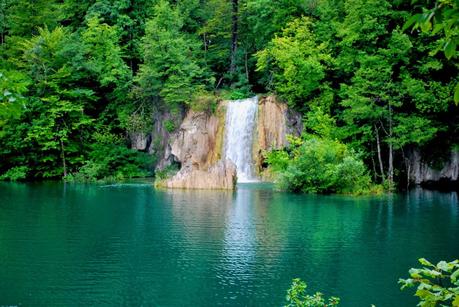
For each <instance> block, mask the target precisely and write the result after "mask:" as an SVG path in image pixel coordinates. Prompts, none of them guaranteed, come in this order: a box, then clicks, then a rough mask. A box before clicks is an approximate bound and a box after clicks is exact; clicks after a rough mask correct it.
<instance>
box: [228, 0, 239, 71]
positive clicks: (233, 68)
mask: <svg viewBox="0 0 459 307" xmlns="http://www.w3.org/2000/svg"><path fill="white" fill-rule="evenodd" d="M231 3H232V7H233V15H232V29H231V63H230V73H234V72H235V71H236V51H237V37H238V0H231Z"/></svg>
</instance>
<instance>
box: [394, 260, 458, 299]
mask: <svg viewBox="0 0 459 307" xmlns="http://www.w3.org/2000/svg"><path fill="white" fill-rule="evenodd" d="M419 262H420V263H421V264H422V265H423V266H424V267H423V268H422V269H417V268H412V269H410V270H409V273H410V278H407V279H400V280H399V283H400V284H401V285H402V290H403V289H405V288H411V287H416V286H417V289H416V293H415V294H414V295H415V296H417V297H419V298H420V300H421V301H420V302H419V304H418V306H424V307H431V306H432V307H433V306H453V307H459V260H454V261H452V262H446V261H440V262H439V263H437V265H434V264H432V263H430V262H429V261H427V260H426V259H424V258H421V259H419Z"/></svg>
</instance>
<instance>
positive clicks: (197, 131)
mask: <svg viewBox="0 0 459 307" xmlns="http://www.w3.org/2000/svg"><path fill="white" fill-rule="evenodd" d="M222 112H223V111H222V107H221V108H219V110H218V111H217V112H216V114H215V115H214V114H207V113H205V112H194V111H192V110H190V111H189V112H188V114H187V115H186V117H185V119H184V120H183V122H182V124H181V125H180V128H179V129H178V131H177V132H176V133H175V135H174V138H173V142H172V144H171V154H172V155H173V156H174V157H175V159H176V160H178V161H180V162H181V163H182V167H188V166H193V167H194V168H195V169H207V168H208V167H209V166H211V165H213V164H214V163H215V162H217V161H218V160H219V159H220V158H221V151H222V146H223V128H224V116H223V118H222V117H221V116H219V115H221V113H222Z"/></svg>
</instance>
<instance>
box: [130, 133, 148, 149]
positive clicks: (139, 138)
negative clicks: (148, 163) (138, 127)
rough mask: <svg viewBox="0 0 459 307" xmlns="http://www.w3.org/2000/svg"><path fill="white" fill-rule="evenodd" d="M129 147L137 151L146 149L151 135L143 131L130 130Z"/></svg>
mask: <svg viewBox="0 0 459 307" xmlns="http://www.w3.org/2000/svg"><path fill="white" fill-rule="evenodd" d="M129 139H130V140H131V148H132V149H135V150H139V151H146V150H147V148H148V145H149V141H150V140H151V136H150V135H149V134H148V133H144V132H130V133H129Z"/></svg>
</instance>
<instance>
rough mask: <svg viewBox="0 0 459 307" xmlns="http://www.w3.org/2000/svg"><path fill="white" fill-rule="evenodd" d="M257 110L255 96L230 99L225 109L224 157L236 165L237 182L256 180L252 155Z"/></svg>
mask: <svg viewBox="0 0 459 307" xmlns="http://www.w3.org/2000/svg"><path fill="white" fill-rule="evenodd" d="M257 110H258V97H257V96H255V97H253V98H248V99H241V100H234V101H230V102H229V103H228V107H227V110H226V123H225V131H226V135H225V147H224V148H225V158H226V159H229V160H231V161H233V163H234V164H235V165H236V168H237V178H238V180H237V181H238V182H250V181H257V178H256V176H255V170H254V162H253V155H252V147H253V146H252V145H253V137H254V129H255V124H256V118H257Z"/></svg>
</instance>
